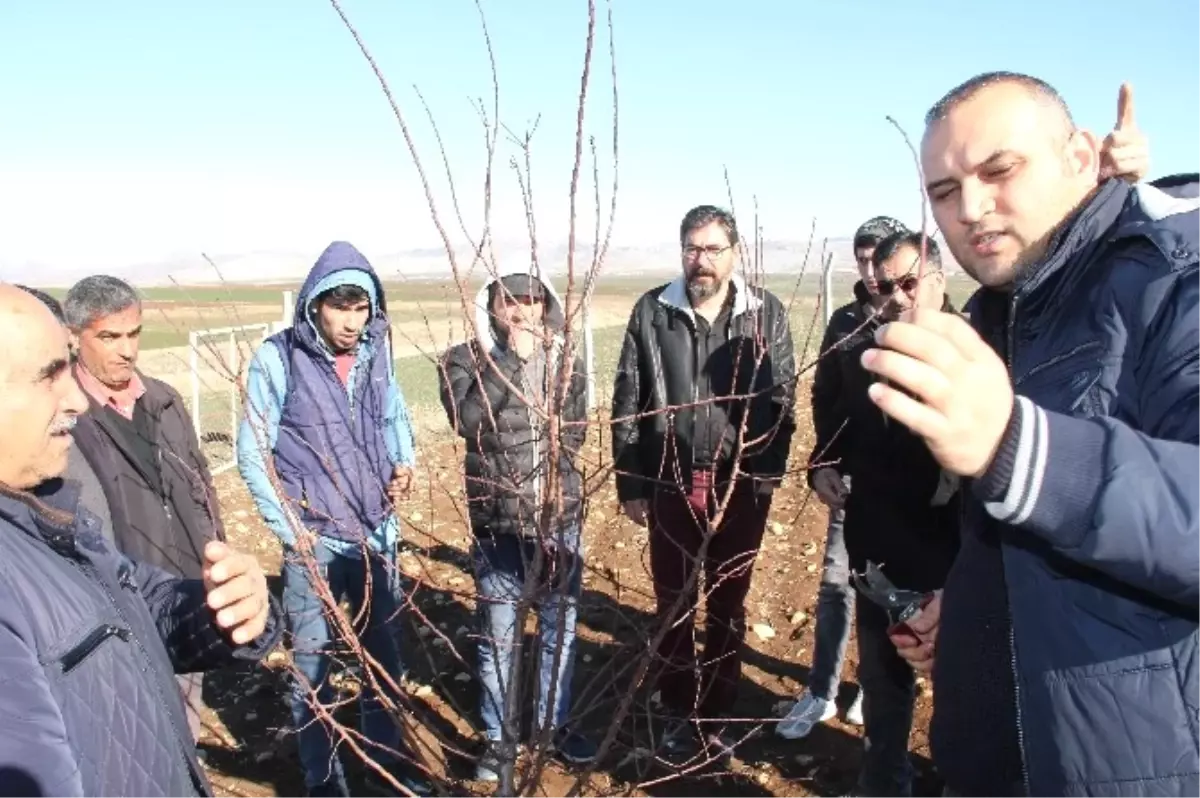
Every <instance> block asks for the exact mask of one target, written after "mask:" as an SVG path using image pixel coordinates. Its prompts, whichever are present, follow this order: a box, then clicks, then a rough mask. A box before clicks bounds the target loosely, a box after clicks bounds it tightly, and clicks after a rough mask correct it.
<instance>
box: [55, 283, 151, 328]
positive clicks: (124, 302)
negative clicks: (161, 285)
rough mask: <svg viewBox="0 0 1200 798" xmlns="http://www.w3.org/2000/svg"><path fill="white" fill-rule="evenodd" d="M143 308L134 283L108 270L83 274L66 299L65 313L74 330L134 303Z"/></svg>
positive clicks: (118, 311) (64, 304) (64, 303)
mask: <svg viewBox="0 0 1200 798" xmlns="http://www.w3.org/2000/svg"><path fill="white" fill-rule="evenodd" d="M135 306H136V307H137V308H138V309H141V307H142V300H141V298H140V297H139V296H138V294H137V291H135V290H133V286H131V285H130V284H129V283H127V282H125V281H124V280H121V279H118V278H116V277H110V276H109V275H107V274H93V275H92V276H91V277H84V278H83V279H82V280H80V281H79V282H77V283H75V285H73V286H71V290H70V291H67V298H66V299H65V300H64V301H63V315H64V316H65V317H66V320H67V326H68V327H70V328H71V329H72V330H74V331H75V332H79V331H80V330H82V329H84V328H86V327H87V326H88V325H89V324H91V323H92V322H94V321H95V320H96V319H102V318H104V317H105V316H111V315H113V314H114V313H120V312H121V311H123V310H126V309H128V308H131V307H135Z"/></svg>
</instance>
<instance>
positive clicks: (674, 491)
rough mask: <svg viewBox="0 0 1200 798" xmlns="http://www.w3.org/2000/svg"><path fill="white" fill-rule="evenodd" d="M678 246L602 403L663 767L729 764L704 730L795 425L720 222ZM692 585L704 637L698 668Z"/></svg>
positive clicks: (753, 295) (726, 675) (723, 698)
mask: <svg viewBox="0 0 1200 798" xmlns="http://www.w3.org/2000/svg"><path fill="white" fill-rule="evenodd" d="M679 235H680V246H681V250H682V266H683V273H682V274H680V275H679V277H677V278H676V279H675V280H674V281H672V282H670V283H668V284H666V285H663V286H659V287H658V288H655V289H653V290H651V291H649V292H647V293H646V294H644V295H643V296H642V297H641V298H640V299H639V300H638V302H637V303H636V304H635V305H634V308H633V312H632V314H631V316H630V319H629V326H628V327H627V329H626V331H625V342H624V345H623V347H622V349H621V357H620V361H619V363H618V365H617V374H616V381H615V385H614V386H613V404H612V408H613V409H612V418H613V459H614V462H615V466H616V472H617V495H618V498H619V500H620V502H621V507H622V510H623V511H624V513H625V514H626V515H627V516H628V517H629V518H630V519H632V520H633V521H634V522H635V523H637V524H642V525H646V526H648V527H649V529H650V570H651V575H652V578H653V582H654V592H655V598H656V600H657V604H658V617H659V623H660V624H662V625H661V626H659V627H658V629H656V632H658V633H660V634H662V635H663V636H662V639H661V643H660V645H659V646H658V650H657V656H658V661H657V662H656V667H657V668H658V686H659V689H660V692H661V697H662V701H663V703H664V705H665V708H666V715H667V716H668V724H667V728H666V733H665V734H664V736H663V740H662V747H663V748H664V749H665V751H664V752H663V753H665V755H666V756H667V757H668V758H672V759H674V760H675V761H680V760H682V759H685V758H687V757H690V756H691V755H694V754H697V753H699V752H700V750H701V748H703V749H704V750H706V751H707V753H708V755H710V756H713V757H717V758H723V757H724V756H726V755H727V754H728V753H729V751H730V749H731V743H730V738H729V737H727V736H725V731H724V725H723V723H722V722H721V720H720V719H721V718H722V717H726V716H728V714H729V713H730V711H731V710H732V708H733V705H734V702H735V698H736V692H737V684H738V681H739V680H740V677H741V648H742V645H743V642H744V638H745V631H746V610H745V600H746V594H747V593H748V592H749V589H750V576H751V572H752V569H753V567H754V560H755V558H756V557H757V555H758V549H759V546H760V544H761V542H762V535H763V529H764V527H765V525H766V521H767V514H768V512H769V511H770V508H771V495H772V492H773V490H774V488H775V486H776V485H778V484H779V482H780V481H781V480H782V479H783V475H784V471H785V469H786V467H787V457H788V449H789V447H790V444H791V440H792V434H793V432H794V431H795V426H796V423H795V417H794V415H793V408H792V403H793V398H794V387H795V386H794V382H795V376H796V369H795V363H794V362H793V360H794V358H793V351H792V334H791V328H790V325H789V323H788V316H787V311H786V309H785V308H784V306H783V303H781V302H780V301H779V299H778V298H777V297H776V296H775V295H773V294H772V293H771V292H769V291H767V290H765V289H763V288H761V287H758V286H752V285H750V284H748V283H747V281H746V280H745V279H744V278H743V277H742V276H741V275H740V274H737V273H735V271H734V268H735V266H736V263H737V260H738V256H739V239H738V231H737V224H736V222H735V221H734V218H733V216H732V215H731V214H730V213H729V212H728V211H725V210H723V209H720V208H716V207H713V206H711V205H701V206H699V207H696V208H693V209H692V210H690V211H689V212H688V213H687V215H686V216H684V218H683V222H682V224H681V225H680V231H679ZM701 577H702V579H701ZM701 581H703V583H704V589H705V594H706V602H705V603H706V612H707V626H706V629H705V644H704V658H703V664H702V665H701V666H700V667H698V666H697V661H696V651H695V646H694V639H695V612H696V608H697V603H698V588H699V585H700V582H701ZM697 671H699V672H700V677H699V679H697V678H696V673H697ZM701 718H704V719H708V720H709V721H710V722H709V723H705V724H703V725H701V724H700V723H699V722H698V721H699V719H701Z"/></svg>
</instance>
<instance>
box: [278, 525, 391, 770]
mask: <svg viewBox="0 0 1200 798" xmlns="http://www.w3.org/2000/svg"><path fill="white" fill-rule="evenodd" d="M314 549H315V550H314V557H315V559H316V561H317V564H318V566H319V568H320V571H321V574H322V576H323V577H324V579H325V581H327V582H328V583H329V589H330V592H331V593H332V594H333V598H334V600H336V601H341V600H342V599H343V598H344V599H346V600H348V601H349V603H350V612H351V613H352V614H353V615H357V614H358V613H359V612H361V611H362V609H363V603H364V599H367V600H368V601H367V603H368V605H369V613H368V615H367V618H366V626H365V628H364V629H363V630H362V631H361V632H360V633H359V640H360V641H361V642H362V645H363V647H364V648H365V649H366V651H367V653H368V654H370V655H371V656H372V657H374V658H375V660H376V661H377V662H378V663H379V665H380V667H381V668H383V669H384V670H385V671H386V672H387V673H388V675H390V676H391V677H392V679H393V680H397V681H398V680H399V679H400V677H401V675H402V673H403V671H404V669H403V664H402V662H401V658H400V648H399V646H398V644H397V641H396V630H397V629H398V628H399V624H400V619H399V611H400V608H401V606H402V601H403V599H402V596H401V588H400V583H399V578H398V575H397V573H396V568H395V560H394V557H390V556H389V557H384V556H383V555H379V554H372V555H371V556H370V557H365V558H360V557H347V556H345V555H341V554H334V553H333V552H332V551H330V550H329V549H327V548H325V547H324V546H322V545H320V544H319V543H318V544H317V545H316V546H315V547H314ZM368 567H369V568H370V585H371V592H370V596H369V597H368V596H366V595H365V593H366V589H367V568H368ZM282 603H283V612H284V617H285V620H286V622H287V628H288V631H289V633H290V635H291V639H292V649H293V652H292V653H293V659H294V660H295V664H296V669H297V670H298V671H299V673H300V674H301V676H302V678H294V680H293V684H292V692H291V697H290V700H291V710H292V724H293V726H294V728H295V729H296V736H297V740H298V745H299V749H300V764H301V766H302V767H303V768H304V780H305V783H306V784H307V785H308V786H309V787H314V786H316V785H318V784H324V783H326V782H329V781H331V780H333V781H336V782H337V783H339V784H342V785H344V784H345V779H344V776H343V773H342V766H341V763H340V762H339V761H338V759H337V756H336V754H335V752H334V739H333V735H332V734H331V733H330V730H329V728H328V727H327V725H326V724H325V723H324V722H321V721H319V720H317V719H316V717H315V714H316V713H314V711H313V708H312V705H311V701H312V694H311V687H312V686H313V685H316V686H317V698H318V700H319V701H320V702H321V704H322V705H324V706H326V707H328V706H330V704H331V702H332V699H333V690H332V688H331V687H330V685H329V683H328V676H329V666H330V657H329V651H330V649H331V648H332V646H333V641H332V640H331V636H330V627H329V624H328V622H327V621H326V619H325V611H326V609H327V608H326V607H325V606H324V603H323V602H322V601H321V599H320V598H319V597H318V596H317V594H316V592H315V591H314V590H313V585H312V583H311V581H310V579H309V571H308V568H307V567H306V565H305V564H304V562H303V561H301V559H300V555H299V554H298V553H296V552H294V551H288V552H285V557H284V566H283V602H282ZM380 681H381V685H380V686H381V687H383V688H384V689H388V688H387V686H386V685H384V684H382V679H381V680H380ZM364 682H365V679H364ZM392 700H393V701H394V702H395V703H396V705H397V706H398V705H399V703H400V702H399V696H395V695H394V696H392ZM359 715H360V720H359V728H360V729H361V730H362V733H363V735H364V736H365V737H366V738H367V739H368V740H370V741H371V742H374V743H376V744H378V745H379V746H383V747H385V748H386V750H388V751H401V752H402V751H404V750H405V749H404V748H402V746H403V735H402V732H401V729H400V727H399V726H398V725H397V724H396V722H395V721H394V720H393V718H392V716H390V715H389V714H388V712H387V711H386V710H385V709H384V708H383V706H382V705H381V703H380V701H379V697H378V696H377V695H376V694H375V692H374V691H373V690H371V689H369V688H368V687H367V685H366V684H365V683H364V685H363V691H362V694H361V695H360V696H359ZM367 750H368V752H369V753H370V755H371V756H372V758H374V759H375V761H376V762H378V763H379V764H380V765H383V766H384V767H390V766H392V765H394V764H396V762H395V759H394V757H391V756H389V755H388V754H387V753H385V752H384V750H382V749H379V748H373V747H370V746H368V747H367ZM389 760H390V761H389Z"/></svg>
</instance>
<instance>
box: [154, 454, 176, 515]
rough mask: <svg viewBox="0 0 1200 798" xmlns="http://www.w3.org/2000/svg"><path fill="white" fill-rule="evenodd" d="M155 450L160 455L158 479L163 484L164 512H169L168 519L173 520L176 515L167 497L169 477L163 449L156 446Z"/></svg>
mask: <svg viewBox="0 0 1200 798" xmlns="http://www.w3.org/2000/svg"><path fill="white" fill-rule="evenodd" d="M154 452H155V454H157V455H158V481H159V482H160V483H161V484H162V494H161V498H162V507H163V512H164V513H166V514H167V521H172V520H174V515H173V514H172V512H171V502H170V500H169V499H168V498H167V478H166V471H165V469H164V468H163V456H162V449H161V448H159V447H157V446H156V447H155V448H154Z"/></svg>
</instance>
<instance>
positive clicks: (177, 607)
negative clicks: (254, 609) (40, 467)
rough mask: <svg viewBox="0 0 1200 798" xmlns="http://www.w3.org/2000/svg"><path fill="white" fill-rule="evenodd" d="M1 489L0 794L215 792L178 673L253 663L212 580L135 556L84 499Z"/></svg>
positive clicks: (60, 489) (274, 619)
mask: <svg viewBox="0 0 1200 798" xmlns="http://www.w3.org/2000/svg"><path fill="white" fill-rule="evenodd" d="M55 485H56V487H55V488H53V489H52V491H51V492H49V493H48V495H34V494H30V493H21V492H15V491H12V490H11V489H8V488H4V487H0V794H2V795H209V794H211V790H210V788H209V785H208V781H207V779H206V778H205V777H204V774H203V771H201V769H200V766H199V763H198V762H197V761H196V755H195V747H194V744H193V743H192V740H191V735H190V733H189V731H188V726H187V721H186V719H185V716H184V709H183V702H182V699H181V697H180V694H179V687H178V685H177V683H176V681H175V678H174V674H175V673H190V672H194V671H203V670H209V669H211V668H213V667H216V666H219V665H224V664H228V663H229V662H230V661H232V660H234V659H242V660H256V659H258V658H260V657H262V656H263V655H264V654H266V653H267V652H268V651H270V650H271V648H272V647H274V645H275V644H276V642H277V641H278V638H279V635H280V633H281V631H282V624H281V623H280V618H279V609H278V606H277V605H275V603H274V601H272V606H271V616H270V619H269V621H268V626H267V629H266V631H265V632H264V633H263V634H262V635H261V636H260V637H259V639H258V640H256V641H254V643H253V644H252V645H250V646H243V647H238V648H233V647H231V645H229V644H227V643H226V642H225V639H224V638H223V637H222V636H221V634H220V632H219V631H218V630H217V628H216V627H215V626H214V625H213V616H212V612H211V610H209V609H208V607H207V606H206V605H205V603H204V600H205V591H204V584H203V582H201V581H200V580H189V579H180V578H178V577H174V576H172V575H170V574H168V573H167V572H165V571H162V570H160V569H158V568H154V567H152V566H148V565H145V564H143V563H137V562H132V561H130V560H129V559H127V558H126V557H124V556H123V555H121V554H120V553H118V552H117V551H116V550H115V549H113V548H112V546H111V544H109V543H108V542H107V541H106V540H105V539H104V537H103V535H102V534H101V530H100V521H99V520H98V519H97V517H96V516H95V515H93V514H92V513H91V512H89V511H88V510H86V509H85V508H83V507H82V506H80V504H79V494H78V485H77V484H76V483H74V482H65V483H63V482H58V481H56V482H55Z"/></svg>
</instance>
